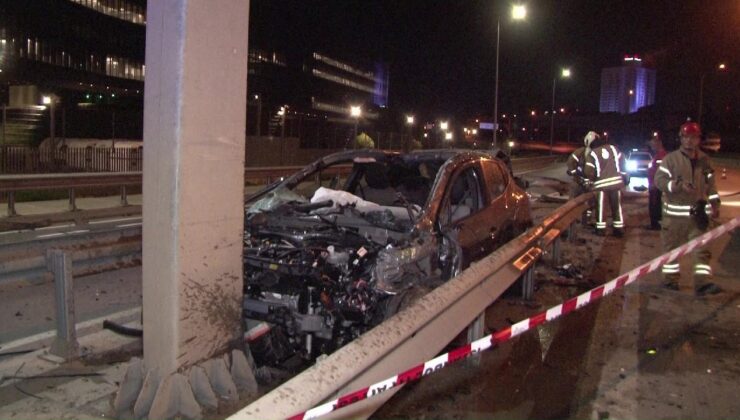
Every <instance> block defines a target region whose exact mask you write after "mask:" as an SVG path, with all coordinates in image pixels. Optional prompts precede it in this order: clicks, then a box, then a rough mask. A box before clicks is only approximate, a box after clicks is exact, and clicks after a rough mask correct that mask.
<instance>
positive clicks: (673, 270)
mask: <svg viewBox="0 0 740 420" xmlns="http://www.w3.org/2000/svg"><path fill="white" fill-rule="evenodd" d="M660 271H661V272H662V273H663V274H673V273H678V272H680V271H681V270H680V269H679V267H667V266H665V265H664V266H663V268H662V269H661V270H660Z"/></svg>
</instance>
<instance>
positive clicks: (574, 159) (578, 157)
mask: <svg viewBox="0 0 740 420" xmlns="http://www.w3.org/2000/svg"><path fill="white" fill-rule="evenodd" d="M585 152H586V148H585V147H579V148H578V149H576V150H574V151H573V153H571V154H570V156H568V161H567V162H566V164H565V165H566V167H567V171H566V173H567V174H568V175H570V176H572V177H573V178H576V180H577V178H578V177H582V176H583V165H585V164H586V162H585V161H586V156H584V155H585Z"/></svg>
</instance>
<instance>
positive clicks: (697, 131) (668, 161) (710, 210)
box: [655, 121, 720, 296]
mask: <svg viewBox="0 0 740 420" xmlns="http://www.w3.org/2000/svg"><path fill="white" fill-rule="evenodd" d="M678 135H679V138H680V140H681V147H680V148H679V149H678V150H676V151H674V152H671V153H668V154H667V155H666V156H665V158H663V162H661V164H660V166H659V167H658V172H657V173H656V174H655V185H656V186H657V187H658V188H659V189H660V190H661V191H662V193H663V219H662V226H663V229H662V231H661V241H662V243H663V251H670V250H671V249H674V248H676V247H678V246H680V245H682V244H684V243H686V242H688V241H689V240H691V239H692V238H695V237H697V236H699V235H701V234H702V233H704V232H706V230H707V228H708V227H709V223H710V220H709V219H710V217H711V218H712V219H716V218H718V217H719V206H720V200H719V194H717V188H716V186H715V180H714V169H712V165H711V162H710V161H709V157H708V156H707V155H706V154H704V152H702V151H701V150H699V143H700V142H701V127H699V124H697V123H695V122H690V121H689V122H687V123H685V124H683V125H682V126H681V128H680V130H679V133H678ZM710 258H711V253H710V251H709V250H708V249H707V248H705V247H701V248H698V249H697V250H696V251H694V291H695V293H696V295H697V296H704V295H706V294H714V293H718V292H719V291H720V288H719V287H718V286H717V285H715V284H714V283H711V281H710V280H711V279H712V267H711V266H710V265H709V260H710ZM661 271H662V273H663V277H664V286H665V287H667V288H669V289H672V290H678V280H679V278H680V277H681V274H680V271H679V265H678V261H674V262H672V263H670V264H665V265H663V268H662V269H661Z"/></svg>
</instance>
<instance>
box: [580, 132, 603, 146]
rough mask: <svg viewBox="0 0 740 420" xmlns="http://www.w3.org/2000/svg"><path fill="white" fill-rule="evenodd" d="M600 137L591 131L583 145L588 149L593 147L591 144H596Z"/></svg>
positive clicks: (584, 139)
mask: <svg viewBox="0 0 740 420" xmlns="http://www.w3.org/2000/svg"><path fill="white" fill-rule="evenodd" d="M598 139H599V135H598V134H597V133H596V132H595V131H589V132H588V133H587V134H586V137H584V138H583V145H584V146H586V147H589V146H591V143H593V142H594V140H598Z"/></svg>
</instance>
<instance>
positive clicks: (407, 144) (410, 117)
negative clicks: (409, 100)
mask: <svg viewBox="0 0 740 420" xmlns="http://www.w3.org/2000/svg"><path fill="white" fill-rule="evenodd" d="M406 125H407V126H408V127H409V137H408V139H407V140H406V141H405V142H404V147H403V151H404V152H408V151H409V149H411V137H412V136H411V132H412V130H413V127H414V116H413V115H407V116H406Z"/></svg>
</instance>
